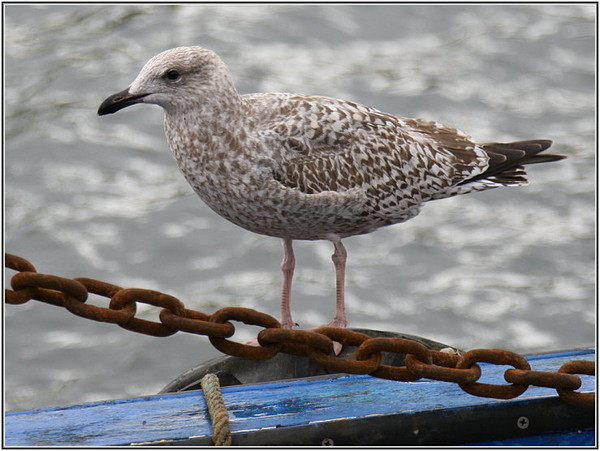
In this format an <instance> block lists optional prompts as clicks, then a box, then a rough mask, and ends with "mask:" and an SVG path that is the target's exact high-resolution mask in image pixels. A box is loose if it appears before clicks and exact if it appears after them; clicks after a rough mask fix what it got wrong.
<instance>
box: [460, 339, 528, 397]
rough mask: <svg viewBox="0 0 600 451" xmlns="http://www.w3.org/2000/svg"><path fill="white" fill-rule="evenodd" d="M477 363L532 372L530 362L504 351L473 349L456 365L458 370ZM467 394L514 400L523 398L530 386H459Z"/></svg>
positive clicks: (480, 384)
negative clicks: (507, 366) (509, 366)
mask: <svg viewBox="0 0 600 451" xmlns="http://www.w3.org/2000/svg"><path fill="white" fill-rule="evenodd" d="M477 362H486V363H493V364H495V365H511V366H513V367H515V368H516V369H519V370H531V366H530V365H529V362H528V361H527V360H525V358H524V357H523V356H521V355H519V354H517V353H515V352H510V351H505V350H503V349H473V350H471V351H467V352H465V353H464V354H463V355H461V356H460V358H459V359H458V362H457V363H456V367H457V368H470V367H471V366H472V365H473V364H475V363H477ZM459 386H460V388H462V389H463V390H464V391H466V392H467V393H470V394H472V395H475V396H482V397H484V398H496V399H512V398H516V397H517V396H521V395H522V394H523V393H524V392H525V390H527V388H529V385H527V384H511V385H496V384H483V383H481V382H471V383H463V384H459Z"/></svg>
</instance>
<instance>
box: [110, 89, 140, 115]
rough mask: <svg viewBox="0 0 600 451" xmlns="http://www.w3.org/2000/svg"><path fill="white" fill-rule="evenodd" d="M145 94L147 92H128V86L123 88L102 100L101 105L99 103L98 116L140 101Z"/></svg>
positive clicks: (114, 111)
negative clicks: (134, 93)
mask: <svg viewBox="0 0 600 451" xmlns="http://www.w3.org/2000/svg"><path fill="white" fill-rule="evenodd" d="M147 95H148V94H136V95H132V94H129V88H127V89H125V90H124V91H121V92H117V93H116V94H113V95H112V96H110V97H109V98H107V99H106V100H105V101H104V102H102V105H100V108H98V116H104V115H105V114H112V113H116V112H117V111H119V110H121V109H123V108H125V107H128V106H130V105H135V104H136V103H140V102H142V99H143V98H144V97H146V96H147Z"/></svg>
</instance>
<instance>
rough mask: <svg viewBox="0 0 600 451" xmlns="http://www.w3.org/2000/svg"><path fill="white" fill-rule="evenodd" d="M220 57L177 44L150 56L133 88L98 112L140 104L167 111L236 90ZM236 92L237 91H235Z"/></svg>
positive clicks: (109, 101) (104, 104) (205, 50)
mask: <svg viewBox="0 0 600 451" xmlns="http://www.w3.org/2000/svg"><path fill="white" fill-rule="evenodd" d="M230 78H231V77H230V75H229V71H228V70H227V68H226V67H225V64H224V63H223V61H221V59H220V58H219V56H218V55H217V54H216V53H214V52H212V51H211V50H208V49H205V48H202V47H177V48H174V49H171V50H166V51H164V52H162V53H159V54H158V55H156V56H154V57H153V58H152V59H150V60H149V61H148V62H147V63H146V64H145V65H144V67H143V68H142V70H141V71H140V73H139V74H138V76H137V77H136V79H135V80H134V81H133V83H132V84H131V86H129V88H127V89H125V90H123V91H121V92H118V93H116V94H113V95H112V96H110V97H108V98H107V99H106V100H105V101H104V102H102V104H101V105H100V108H98V115H100V116H102V115H105V114H112V113H115V112H117V111H119V110H121V109H123V108H125V107H128V106H130V105H135V104H136V103H152V104H156V105H160V106H161V107H163V108H164V109H165V110H166V111H167V112H169V111H176V110H178V109H181V108H185V107H187V106H189V105H192V104H194V103H199V102H202V100H203V99H204V98H206V97H208V94H213V95H214V94H215V91H216V94H218V91H219V90H220V89H221V90H222V89H223V88H227V89H233V85H232V82H231V79H230ZM234 91H235V90H234Z"/></svg>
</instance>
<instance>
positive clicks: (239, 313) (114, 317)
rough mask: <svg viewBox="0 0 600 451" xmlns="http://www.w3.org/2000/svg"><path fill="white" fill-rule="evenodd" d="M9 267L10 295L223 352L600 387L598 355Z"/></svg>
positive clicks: (573, 399)
mask: <svg viewBox="0 0 600 451" xmlns="http://www.w3.org/2000/svg"><path fill="white" fill-rule="evenodd" d="M4 266H5V267H7V268H10V269H12V270H14V271H17V274H15V275H14V276H13V277H12V278H11V287H12V289H5V293H4V294H5V302H6V303H8V304H23V303H25V302H28V301H29V300H31V299H34V300H37V301H41V302H45V303H48V304H52V305H56V306H60V307H65V308H66V309H67V310H69V311H70V312H71V313H73V314H75V315H77V316H81V317H83V318H88V319H92V320H95V321H103V322H107V323H114V324H118V325H119V326H120V327H123V328H124V329H127V330H131V331H133V332H138V333H142V334H147V335H152V336H157V337H164V336H168V335H172V334H174V333H176V332H178V331H183V332H188V333H192V334H197V335H206V336H208V338H209V340H210V342H211V343H212V344H213V346H215V347H216V348H217V349H218V350H220V351H221V352H223V353H225V354H228V355H233V356H237V357H241V358H245V359H251V360H268V359H270V358H272V357H274V356H275V355H276V354H277V353H279V352H284V353H288V354H295V355H302V356H307V357H308V358H310V359H311V360H312V361H314V362H315V363H317V364H318V365H320V366H321V367H324V368H326V369H328V370H330V371H335V372H344V373H351V374H369V375H371V376H375V377H379V378H384V379H391V380H397V381H415V380H417V379H420V378H423V377H424V378H428V379H433V380H439V381H446V382H455V383H457V384H458V385H459V386H460V388H461V389H462V390H463V391H465V392H467V393H470V394H472V395H475V396H482V397H488V398H497V399H511V398H515V397H517V396H520V395H521V394H523V393H524V392H525V391H526V390H527V388H528V387H529V386H530V385H533V386H538V387H548V388H553V389H556V391H557V393H558V395H559V396H560V398H561V399H563V400H564V401H565V402H567V403H568V404H571V405H574V406H578V407H587V408H589V407H593V406H594V404H595V394H594V393H580V392H577V391H575V390H577V389H579V388H580V387H581V378H580V377H579V376H578V374H585V375H590V376H591V375H595V363H594V362H593V361H586V360H575V361H570V362H566V363H565V364H564V365H562V366H561V368H560V369H559V370H558V372H544V371H532V370H531V367H530V365H529V363H528V362H527V360H526V359H525V358H524V357H522V356H521V355H519V354H517V353H514V352H511V351H506V350H502V349H473V350H471V351H467V352H465V353H463V354H462V355H460V356H459V355H453V354H448V353H444V352H440V351H434V350H432V349H428V348H427V347H426V346H424V345H423V344H421V343H418V342H415V341H412V340H407V339H404V338H373V337H369V336H368V335H365V334H362V333H359V332H355V331H352V330H348V329H341V328H335V327H321V328H319V329H315V330H313V331H308V330H293V329H283V328H281V324H280V323H279V321H277V320H276V319H275V318H273V317H272V316H270V315H267V314H265V313H261V312H258V311H256V310H252V309H248V308H242V307H226V308H222V309H220V310H218V311H216V312H215V313H213V314H212V315H209V314H207V313H203V312H199V311H195V310H189V309H187V308H185V306H184V304H183V303H182V302H181V301H180V300H179V299H177V298H175V297H173V296H170V295H168V294H165V293H161V292H158V291H154V290H146V289H139V288H125V289H124V288H121V287H119V286H116V285H112V284H109V283H106V282H102V281H99V280H94V279H88V278H75V279H66V278H63V277H58V276H54V275H49V274H40V273H38V272H37V271H36V269H35V267H34V266H33V265H32V264H31V263H30V262H29V261H27V260H26V259H24V258H22V257H18V256H15V255H11V254H5V262H4ZM89 293H93V294H96V295H98V296H101V297H106V298H108V299H110V302H109V306H108V308H105V307H97V306H94V305H89V304H86V301H87V299H88V295H89ZM138 302H141V303H143V304H150V305H153V306H156V307H161V308H162V309H161V311H160V314H159V321H148V320H145V319H141V318H136V316H135V315H136V311H137V308H136V306H137V303H138ZM231 320H233V321H240V322H243V323H244V324H251V325H254V326H259V327H263V328H264V329H263V330H261V331H260V332H259V333H258V335H257V341H258V344H259V346H251V345H248V344H242V343H236V342H234V341H231V340H227V338H229V337H231V336H232V335H234V333H235V327H234V325H233V323H231ZM334 341H336V342H339V343H341V344H343V345H350V346H355V347H357V349H356V354H355V360H351V359H346V358H341V357H337V356H333V355H331V354H332V350H333V342H334ZM382 352H395V353H401V354H405V355H406V356H405V366H403V367H395V366H390V365H383V364H381V359H382ZM482 362H486V363H491V364H496V365H510V366H512V367H514V369H508V370H506V371H505V373H504V379H505V380H506V382H508V384H507V385H497V384H484V383H481V382H477V381H478V380H479V379H480V377H481V368H480V366H479V365H478V363H482Z"/></svg>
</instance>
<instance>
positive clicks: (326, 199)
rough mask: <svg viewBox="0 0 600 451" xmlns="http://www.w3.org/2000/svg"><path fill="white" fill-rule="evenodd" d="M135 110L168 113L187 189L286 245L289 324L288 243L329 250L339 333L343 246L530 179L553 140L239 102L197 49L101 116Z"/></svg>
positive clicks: (345, 109)
mask: <svg viewBox="0 0 600 451" xmlns="http://www.w3.org/2000/svg"><path fill="white" fill-rule="evenodd" d="M134 103H154V104H158V105H160V106H162V107H163V108H164V110H165V132H166V136H167V140H168V143H169V147H170V149H171V151H172V152H173V155H174V157H175V159H176V161H177V164H178V166H179V168H180V169H181V171H182V172H183V174H184V176H185V178H186V179H187V181H188V182H189V184H190V185H191V186H192V188H193V189H194V191H195V192H196V193H197V194H198V195H199V196H200V198H202V200H204V202H206V204H207V205H209V206H210V207H211V208H212V209H213V210H214V211H215V212H217V213H218V214H219V215H221V216H223V217H224V218H226V219H228V220H229V221H231V222H233V223H235V224H237V225H239V226H241V227H243V228H245V229H248V230H251V231H253V232H256V233H260V234H263V235H269V236H274V237H279V238H282V239H283V240H284V262H283V263H282V269H283V271H284V279H285V280H284V290H283V291H284V293H283V296H282V298H283V302H282V316H283V319H282V321H283V324H284V326H285V327H291V326H292V325H293V324H294V323H293V321H292V319H291V313H290V311H289V290H290V289H291V278H292V275H293V269H294V258H293V251H292V246H291V243H292V240H317V239H327V240H331V241H332V242H333V243H334V246H335V250H336V252H335V253H334V257H333V259H334V262H335V264H336V277H337V285H338V296H337V312H336V318H335V319H334V321H333V322H332V324H333V325H338V326H345V324H346V318H345V313H344V310H343V295H344V293H343V284H344V281H343V279H344V267H345V260H346V258H345V256H346V254H345V250H344V248H343V246H342V244H341V239H342V238H345V237H348V236H352V235H358V234H363V233H368V232H372V231H374V230H376V229H378V228H379V227H383V226H387V225H390V224H396V223H400V222H404V221H406V220H408V219H410V218H412V217H414V216H415V215H417V214H418V213H419V209H420V208H421V205H422V204H423V203H424V202H427V201H429V200H434V199H441V198H445V197H450V196H454V195H457V194H465V193H469V192H471V191H480V190H485V189H489V188H495V187H498V186H519V185H524V184H526V183H527V179H526V173H525V170H524V168H523V165H524V164H530V163H537V162H546V161H555V160H559V159H561V158H563V157H561V156H557V155H547V154H543V155H539V154H540V153H541V152H542V151H544V150H546V149H547V148H548V147H549V146H550V144H551V141H548V140H533V141H522V142H514V143H483V144H480V143H476V142H474V141H472V140H471V138H470V137H469V136H467V135H465V134H463V133H461V132H459V131H458V130H456V129H453V128H449V127H444V126H442V125H440V124H437V123H435V122H431V121H425V120H421V119H408V118H402V117H397V116H393V115H391V114H387V113H383V112H381V111H378V110H376V109H374V108H370V107H367V106H364V105H360V104H358V103H354V102H349V101H344V100H338V99H332V98H327V97H316V96H302V95H295V94H273V93H264V94H247V95H242V96H240V95H238V93H237V91H236V90H235V87H234V85H233V81H232V78H231V75H230V73H229V71H228V69H227V68H226V66H225V65H224V63H223V62H222V61H221V59H220V58H219V57H218V56H217V55H216V54H215V53H213V52H211V51H210V50H207V49H204V48H201V47H180V48H176V49H172V50H168V51H166V52H163V53H161V54H159V55H157V56H155V57H154V58H152V59H151V60H150V61H149V62H148V63H147V64H146V65H145V66H144V67H143V69H142V70H141V72H140V74H139V75H138V77H137V78H136V79H135V81H134V82H133V84H132V85H131V86H130V87H129V88H128V89H126V90H125V91H122V92H120V93H118V94H115V95H114V96H111V97H109V98H108V99H106V101H105V102H104V103H103V104H102V105H101V107H100V109H99V114H108V113H113V112H115V111H117V110H119V109H121V108H123V107H125V106H129V105H131V104H134Z"/></svg>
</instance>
